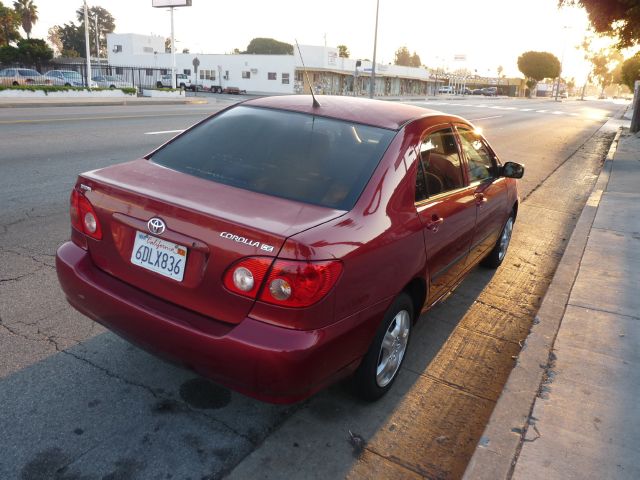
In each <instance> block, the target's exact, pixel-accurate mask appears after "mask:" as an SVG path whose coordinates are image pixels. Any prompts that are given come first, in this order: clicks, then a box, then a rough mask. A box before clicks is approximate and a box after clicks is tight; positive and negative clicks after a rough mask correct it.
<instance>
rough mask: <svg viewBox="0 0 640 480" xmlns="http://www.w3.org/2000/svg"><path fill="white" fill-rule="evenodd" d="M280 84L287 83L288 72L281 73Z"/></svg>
mask: <svg viewBox="0 0 640 480" xmlns="http://www.w3.org/2000/svg"><path fill="white" fill-rule="evenodd" d="M282 84H283V85H289V74H288V73H283V74H282Z"/></svg>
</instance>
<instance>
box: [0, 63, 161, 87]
mask: <svg viewBox="0 0 640 480" xmlns="http://www.w3.org/2000/svg"><path fill="white" fill-rule="evenodd" d="M3 68H33V69H36V70H38V71H39V72H40V73H42V74H46V73H47V72H49V71H51V70H63V71H73V72H77V73H79V74H80V75H81V76H82V79H83V81H84V84H85V85H86V84H87V64H86V62H85V61H84V60H82V59H77V60H76V59H65V60H54V61H50V62H40V63H39V64H37V65H26V64H11V65H5V64H1V63H0V70H1V69H3ZM170 73H171V71H170V70H169V69H165V68H157V67H130V66H123V65H110V64H108V63H107V62H97V61H94V62H92V63H91V76H90V77H91V79H92V81H98V78H99V77H108V78H109V80H107V81H106V83H108V85H106V87H107V88H108V87H109V86H111V85H114V86H115V87H117V88H121V87H131V88H137V89H138V92H140V93H141V92H142V91H143V90H145V89H152V88H160V87H169V86H171V85H170V83H171V81H170V80H167V79H166V77H165V79H164V80H163V78H162V77H163V75H167V74H170ZM100 83H102V82H100ZM103 86H104V85H103Z"/></svg>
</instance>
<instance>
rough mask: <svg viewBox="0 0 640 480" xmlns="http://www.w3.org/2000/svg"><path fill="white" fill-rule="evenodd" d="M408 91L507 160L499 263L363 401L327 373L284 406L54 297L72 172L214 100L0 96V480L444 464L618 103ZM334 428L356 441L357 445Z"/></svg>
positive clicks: (438, 472)
mask: <svg viewBox="0 0 640 480" xmlns="http://www.w3.org/2000/svg"><path fill="white" fill-rule="evenodd" d="M416 103H418V104H419V105H422V106H425V107H427V108H435V109H439V110H443V111H447V112H451V113H455V114H459V115H461V116H463V117H466V118H468V119H470V120H472V121H473V122H474V123H475V124H476V125H477V126H480V127H482V128H483V129H484V131H485V134H486V136H487V137H488V139H489V141H490V142H491V143H492V145H493V146H494V148H495V149H496V150H497V151H498V153H499V155H500V156H501V158H502V159H503V160H514V161H518V162H522V163H524V164H525V165H526V168H527V172H526V176H525V179H523V181H522V182H521V195H522V197H523V198H524V199H525V201H524V202H523V205H522V208H521V211H520V214H519V219H518V222H517V224H516V230H515V234H514V235H515V236H514V239H513V243H512V248H511V251H510V253H509V256H508V257H507V261H506V262H505V265H503V267H502V268H501V269H500V270H498V272H497V273H496V274H495V275H491V273H490V272H487V271H485V270H480V269H479V270H477V271H476V272H474V273H473V274H472V275H471V277H470V278H469V279H468V280H466V281H465V282H464V283H463V284H462V285H461V286H460V287H459V288H458V290H456V292H455V293H454V295H452V297H450V298H449V299H448V300H447V301H446V302H445V303H444V304H442V305H441V306H439V307H437V308H436V309H435V310H433V311H432V312H430V313H428V314H427V315H426V316H425V321H423V322H420V323H419V326H418V328H417V329H416V331H415V333H414V337H413V339H412V345H411V351H410V354H409V355H408V357H407V361H406V362H405V365H404V366H403V371H402V372H401V378H400V379H399V382H398V384H397V385H396V388H395V391H394V392H393V394H392V395H389V396H388V397H387V398H386V399H384V400H383V401H382V402H379V403H378V404H376V405H373V406H371V405H363V404H361V403H359V402H357V401H356V400H354V399H353V398H352V397H351V396H350V394H349V392H348V388H346V387H345V386H343V385H339V386H336V387H333V388H331V389H329V390H328V391H326V392H323V393H321V394H319V395H317V396H316V397H314V398H313V399H311V400H310V401H308V402H305V403H303V404H301V405H296V406H293V407H281V406H280V407H278V406H272V405H267V404H263V403H260V402H257V401H253V400H250V399H248V398H246V397H243V396H242V395H239V394H236V393H233V392H229V391H227V390H225V389H222V388H220V387H217V386H215V385H213V384H211V383H209V382H206V381H203V380H202V379H199V378H198V377H197V376H195V375H194V374H192V373H190V372H188V371H184V370H182V369H179V368H176V367H174V366H171V365H168V364H166V363H164V362H162V361H160V360H157V359H156V358H154V357H152V356H150V355H148V354H146V353H144V352H142V351H140V350H138V349H137V348H135V347H132V346H130V345H129V344H127V343H126V342H124V341H122V340H120V339H119V338H118V337H116V336H114V335H113V334H111V333H109V332H106V331H105V330H104V329H102V328H101V327H99V326H97V325H96V324H94V323H93V322H91V321H89V320H88V319H86V318H84V317H83V316H82V315H80V314H78V313H76V312H75V311H73V310H72V309H71V308H70V307H69V306H68V305H67V304H66V302H65V300H64V298H63V295H62V293H61V291H60V289H59V287H58V285H57V280H56V276H55V270H54V267H53V265H54V253H55V249H56V248H57V246H58V245H60V244H61V243H63V242H64V241H65V240H66V239H67V238H68V233H69V222H68V208H67V202H68V196H69V191H70V189H71V187H72V185H73V183H74V181H75V176H76V174H77V173H79V172H82V171H86V170H90V169H94V168H99V167H102V166H106V165H111V164H114V163H119V162H123V161H127V160H130V159H133V158H135V157H138V156H140V155H143V154H145V153H147V152H148V151H150V150H152V149H153V148H154V147H156V146H157V145H159V144H161V143H162V142H164V141H166V140H168V139H169V138H171V136H172V135H174V134H175V132H176V131H179V130H182V129H184V128H187V127H188V126H189V125H192V124H193V123H195V122H197V121H199V120H200V119H202V118H204V117H205V116H206V115H208V114H210V113H212V112H213V111H216V110H217V109H219V108H223V107H224V106H226V105H227V104H228V102H227V101H226V100H220V101H219V103H216V104H209V105H180V106H152V107H126V106H124V107H79V108H75V107H65V108H37V109H35V108H34V109H32V108H20V109H0V144H1V145H2V149H1V150H0V205H2V208H1V209H0V322H1V323H0V404H1V405H2V406H3V408H2V409H1V410H0V452H2V454H1V455H0V478H3V479H5V478H6V479H11V478H21V479H40V478H42V479H44V478H47V479H48V478H56V479H76V478H82V479H85V478H86V479H94V478H112V479H114V478H192V479H196V478H197V479H200V478H220V477H222V476H224V475H226V474H228V473H230V472H232V473H231V476H232V477H236V478H243V477H246V476H249V475H250V476H254V477H260V478H277V475H278V474H280V475H283V478H284V477H286V476H288V477H290V478H296V477H302V476H304V477H305V478H327V477H336V478H338V477H340V476H342V477H344V476H350V477H354V478H366V477H367V476H371V475H372V474H373V473H377V474H378V475H379V474H380V472H389V474H390V475H397V474H399V473H402V472H404V473H405V474H406V473H407V472H408V473H409V474H412V475H415V476H427V477H434V478H436V477H440V478H456V477H458V476H460V474H461V472H462V471H463V470H464V466H465V465H466V461H467V460H468V458H469V456H470V454H471V452H472V451H473V448H474V447H475V444H476V443H477V441H478V439H479V436H480V434H481V432H482V428H483V426H484V423H485V422H486V420H487V419H488V416H489V415H490V413H491V409H492V408H493V404H494V403H495V400H496V399H497V396H498V395H499V393H500V391H501V389H502V385H503V384H504V381H505V380H506V376H507V375H508V372H509V371H510V369H511V368H512V366H513V362H514V358H513V357H516V356H517V354H518V352H519V349H520V342H521V341H522V340H523V339H524V337H525V336H526V333H527V331H528V328H529V326H530V324H531V322H532V321H533V318H534V316H535V312H536V311H537V307H538V305H539V301H540V299H541V297H542V296H543V295H544V291H545V290H546V287H547V285H548V283H549V281H550V279H551V276H552V274H553V271H554V270H555V265H556V264H557V261H558V259H559V256H560V255H561V253H562V251H563V250H564V242H565V241H566V239H567V238H568V237H569V235H570V233H571V230H572V228H573V224H574V223H573V222H574V221H575V218H576V216H577V215H578V214H579V212H580V210H581V208H582V205H583V204H584V202H585V201H586V196H587V195H588V191H589V189H590V186H591V184H592V183H593V181H594V180H595V177H596V175H597V172H598V171H599V167H600V161H601V159H602V155H603V154H604V152H605V151H606V148H607V147H608V142H609V141H610V139H611V133H610V132H608V131H604V130H603V129H601V127H602V125H603V124H604V122H605V121H606V119H607V118H608V117H610V116H611V115H613V114H614V113H616V112H619V111H620V110H621V108H622V106H621V105H617V104H613V103H610V102H601V101H588V102H577V101H565V102H561V103H555V102H550V101H548V100H495V99H484V98H469V99H464V100H451V101H433V100H430V101H425V102H416ZM348 430H352V431H353V432H357V433H358V434H360V435H362V436H363V438H364V439H365V441H366V442H367V446H366V448H365V449H364V452H363V454H362V455H360V456H359V457H358V458H355V457H353V455H352V450H351V446H350V444H349V442H348V441H347V439H348V436H349V435H348ZM283 447H287V448H286V451H285V452H283V451H282V448H283ZM278 452H279V453H278ZM247 456H248V457H247ZM243 459H244V461H242V460H243ZM241 461H242V463H241V464H240V466H238V467H237V468H236V469H235V470H233V469H234V467H236V465H237V464H238V463H239V462H241ZM304 466H306V468H307V470H304V468H305V467H304ZM269 472H272V474H273V475H276V476H271V475H272V474H270V473H269ZM373 476H375V475H373ZM405 476H406V475H405Z"/></svg>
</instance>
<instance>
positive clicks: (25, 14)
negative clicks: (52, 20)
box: [13, 0, 38, 39]
mask: <svg viewBox="0 0 640 480" xmlns="http://www.w3.org/2000/svg"><path fill="white" fill-rule="evenodd" d="M13 9H14V10H15V11H16V13H17V14H18V16H19V17H20V23H21V24H22V29H23V30H24V32H25V33H26V34H27V39H29V38H31V27H33V25H34V23H36V22H37V21H38V7H36V6H35V5H34V3H33V0H16V1H15V2H13Z"/></svg>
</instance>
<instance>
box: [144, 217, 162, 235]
mask: <svg viewBox="0 0 640 480" xmlns="http://www.w3.org/2000/svg"><path fill="white" fill-rule="evenodd" d="M147 228H148V229H149V231H150V232H151V233H153V234H154V235H162V234H163V233H164V231H165V229H166V228H167V226H166V225H165V224H164V222H163V221H162V220H160V219H159V218H158V217H154V218H152V219H151V220H149V221H148V222H147Z"/></svg>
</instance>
